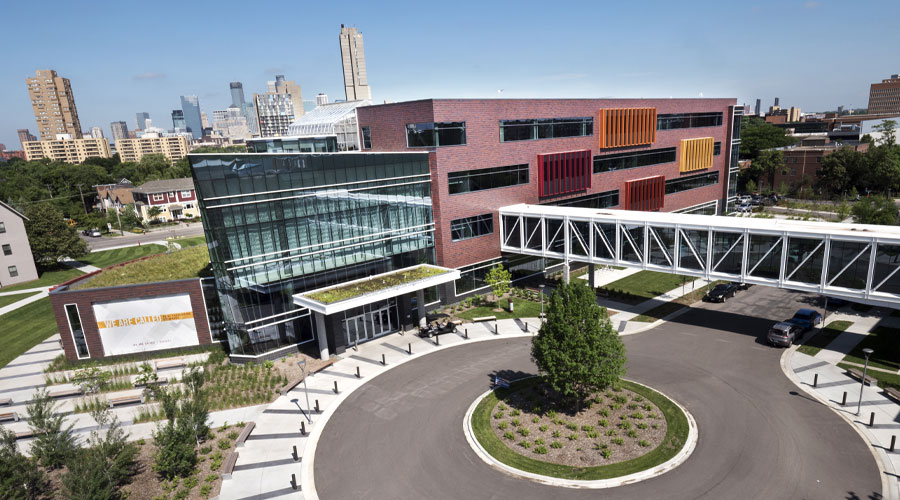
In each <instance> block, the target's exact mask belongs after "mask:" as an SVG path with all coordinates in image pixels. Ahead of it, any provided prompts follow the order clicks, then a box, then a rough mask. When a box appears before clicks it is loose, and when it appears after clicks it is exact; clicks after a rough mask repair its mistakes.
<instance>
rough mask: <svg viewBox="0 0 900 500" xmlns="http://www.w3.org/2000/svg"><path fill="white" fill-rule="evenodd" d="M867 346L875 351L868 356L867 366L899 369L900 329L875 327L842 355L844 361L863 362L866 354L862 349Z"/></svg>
mask: <svg viewBox="0 0 900 500" xmlns="http://www.w3.org/2000/svg"><path fill="white" fill-rule="evenodd" d="M867 347H868V348H869V349H872V350H873V351H875V352H873V353H872V355H871V356H870V357H869V366H875V367H878V368H887V369H888V370H898V369H900V330H898V329H897V328H888V327H886V326H879V327H876V328H875V329H874V330H872V332H871V333H869V335H867V336H866V338H864V339H863V341H862V342H860V343H859V344H857V345H856V347H854V348H853V350H852V351H850V354H848V355H847V356H845V357H844V361H849V362H851V363H859V364H864V363H865V362H866V355H865V354H863V352H862V350H863V349H865V348H867Z"/></svg>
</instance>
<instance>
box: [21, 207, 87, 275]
mask: <svg viewBox="0 0 900 500" xmlns="http://www.w3.org/2000/svg"><path fill="white" fill-rule="evenodd" d="M25 216H26V217H27V218H28V220H27V221H25V230H26V231H27V232H28V242H29V243H30V244H31V254H32V255H33V256H34V262H35V264H37V265H38V267H41V268H45V269H46V268H49V267H53V266H56V265H57V263H58V262H59V260H60V259H62V258H65V257H69V258H72V259H77V258H78V257H81V256H82V255H85V254H86V253H87V251H88V248H87V243H85V242H84V240H82V239H81V238H79V237H78V234H76V232H75V228H74V227H70V226H69V225H68V224H67V223H66V221H65V220H64V218H63V214H62V212H60V211H59V210H57V209H56V208H55V207H53V205H50V204H48V203H36V204H34V205H31V206H30V207H29V208H28V210H27V211H26V212H25Z"/></svg>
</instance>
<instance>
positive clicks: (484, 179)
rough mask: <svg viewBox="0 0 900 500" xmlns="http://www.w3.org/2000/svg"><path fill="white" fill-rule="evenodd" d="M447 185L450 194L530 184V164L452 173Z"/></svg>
mask: <svg viewBox="0 0 900 500" xmlns="http://www.w3.org/2000/svg"><path fill="white" fill-rule="evenodd" d="M447 184H448V189H449V190H450V194H458V193H469V192H472V191H481V190H484V189H494V188H502V187H507V186H516V185H519V184H528V164H527V163H524V164H522V165H508V166H505V167H493V168H480V169H477V170H465V171H462V172H450V173H449V174H447Z"/></svg>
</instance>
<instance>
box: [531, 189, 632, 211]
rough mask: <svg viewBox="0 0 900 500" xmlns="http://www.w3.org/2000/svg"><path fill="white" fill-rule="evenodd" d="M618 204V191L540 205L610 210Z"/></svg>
mask: <svg viewBox="0 0 900 500" xmlns="http://www.w3.org/2000/svg"><path fill="white" fill-rule="evenodd" d="M618 204H619V190H618V189H616V190H613V191H606V192H603V193H595V194H589V195H586V196H579V197H577V198H566V199H564V200H555V201H552V202H548V203H542V205H552V206H556V207H577V208H610V207H614V206H616V205H618Z"/></svg>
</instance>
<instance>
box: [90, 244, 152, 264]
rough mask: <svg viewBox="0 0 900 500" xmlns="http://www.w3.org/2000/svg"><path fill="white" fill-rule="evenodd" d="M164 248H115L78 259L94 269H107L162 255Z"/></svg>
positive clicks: (144, 246)
mask: <svg viewBox="0 0 900 500" xmlns="http://www.w3.org/2000/svg"><path fill="white" fill-rule="evenodd" d="M165 251H166V247H164V246H162V245H141V246H134V247H126V248H117V249H115V250H101V251H99V252H91V253H89V254H87V255H85V256H84V257H81V258H79V259H78V260H79V261H80V262H84V263H85V264H90V265H92V266H96V267H100V268H103V267H109V266H111V265H113V264H119V263H121V262H126V261H129V260H134V259H139V258H141V257H146V256H148V255H153V254H158V253H163V252H165Z"/></svg>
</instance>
